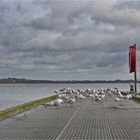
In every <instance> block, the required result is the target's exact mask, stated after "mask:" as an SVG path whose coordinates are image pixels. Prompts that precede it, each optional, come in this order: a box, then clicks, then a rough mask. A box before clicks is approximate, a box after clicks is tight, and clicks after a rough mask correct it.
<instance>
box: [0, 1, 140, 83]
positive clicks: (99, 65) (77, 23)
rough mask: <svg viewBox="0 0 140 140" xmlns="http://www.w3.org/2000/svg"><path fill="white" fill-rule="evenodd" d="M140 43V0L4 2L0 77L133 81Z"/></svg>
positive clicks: (0, 23)
mask: <svg viewBox="0 0 140 140" xmlns="http://www.w3.org/2000/svg"><path fill="white" fill-rule="evenodd" d="M139 42H140V1H138V0H133V1H131V0H0V78H4V77H25V78H32V79H53V80H55V79H56V80H58V79H90V80H96V79H106V80H108V79H131V78H133V75H132V74H131V75H130V74H129V72H128V46H129V45H130V44H133V43H136V44H137V55H140V49H139V47H140V44H139ZM137 65H138V74H139V72H140V57H138V62H137Z"/></svg>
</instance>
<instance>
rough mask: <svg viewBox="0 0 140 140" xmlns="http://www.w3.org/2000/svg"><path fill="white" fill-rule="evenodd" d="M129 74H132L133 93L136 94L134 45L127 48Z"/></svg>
mask: <svg viewBox="0 0 140 140" xmlns="http://www.w3.org/2000/svg"><path fill="white" fill-rule="evenodd" d="M129 72H130V73H133V72H134V82H135V92H137V70H136V44H134V45H133V46H129Z"/></svg>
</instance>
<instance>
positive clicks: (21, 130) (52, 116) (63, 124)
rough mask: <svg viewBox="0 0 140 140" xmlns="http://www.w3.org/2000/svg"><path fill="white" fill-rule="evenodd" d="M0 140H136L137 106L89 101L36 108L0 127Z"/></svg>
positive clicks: (139, 109)
mask: <svg viewBox="0 0 140 140" xmlns="http://www.w3.org/2000/svg"><path fill="white" fill-rule="evenodd" d="M0 139H2V140H3V139H6V140H8V139H10V140H11V139H13V140H19V139H22V140H23V139H24V140H26V139H31V140H44V139H46V140H55V139H56V140H59V139H63V140H69V139H73V140H91V139H92V140H97V139H99V140H120V139H121V140H139V139H140V104H138V103H135V102H133V101H132V100H129V101H125V100H123V101H120V102H114V98H113V97H106V98H105V99H104V100H103V101H99V102H96V101H92V100H91V99H90V98H87V99H84V100H82V101H79V102H76V103H75V104H74V105H69V104H63V105H61V106H60V107H48V108H45V107H43V106H38V107H36V108H35V109H33V111H31V112H30V113H27V115H23V114H19V115H17V116H14V117H12V118H11V119H10V120H9V121H8V122H6V123H2V124H0Z"/></svg>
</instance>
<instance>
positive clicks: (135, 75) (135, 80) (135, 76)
mask: <svg viewBox="0 0 140 140" xmlns="http://www.w3.org/2000/svg"><path fill="white" fill-rule="evenodd" d="M134 47H135V50H136V44H134ZM136 57H137V55H136V56H135V59H136ZM136 62H137V60H135V72H134V82H135V92H137V63H136Z"/></svg>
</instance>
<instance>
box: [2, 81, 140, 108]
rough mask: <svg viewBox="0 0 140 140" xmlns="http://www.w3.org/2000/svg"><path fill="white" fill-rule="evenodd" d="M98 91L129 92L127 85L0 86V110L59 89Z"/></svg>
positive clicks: (51, 93) (45, 95)
mask: <svg viewBox="0 0 140 140" xmlns="http://www.w3.org/2000/svg"><path fill="white" fill-rule="evenodd" d="M138 86H139V87H140V85H138ZM64 87H65V88H67V87H70V88H73V89H76V88H81V89H87V88H90V89H100V88H113V87H118V88H119V89H120V90H126V91H127V90H129V84H116V83H113V84H1V85H0V108H7V107H11V106H14V105H17V104H22V103H25V102H28V101H32V100H35V99H39V98H43V97H47V96H50V95H53V94H55V93H54V90H56V89H61V88H64Z"/></svg>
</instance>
